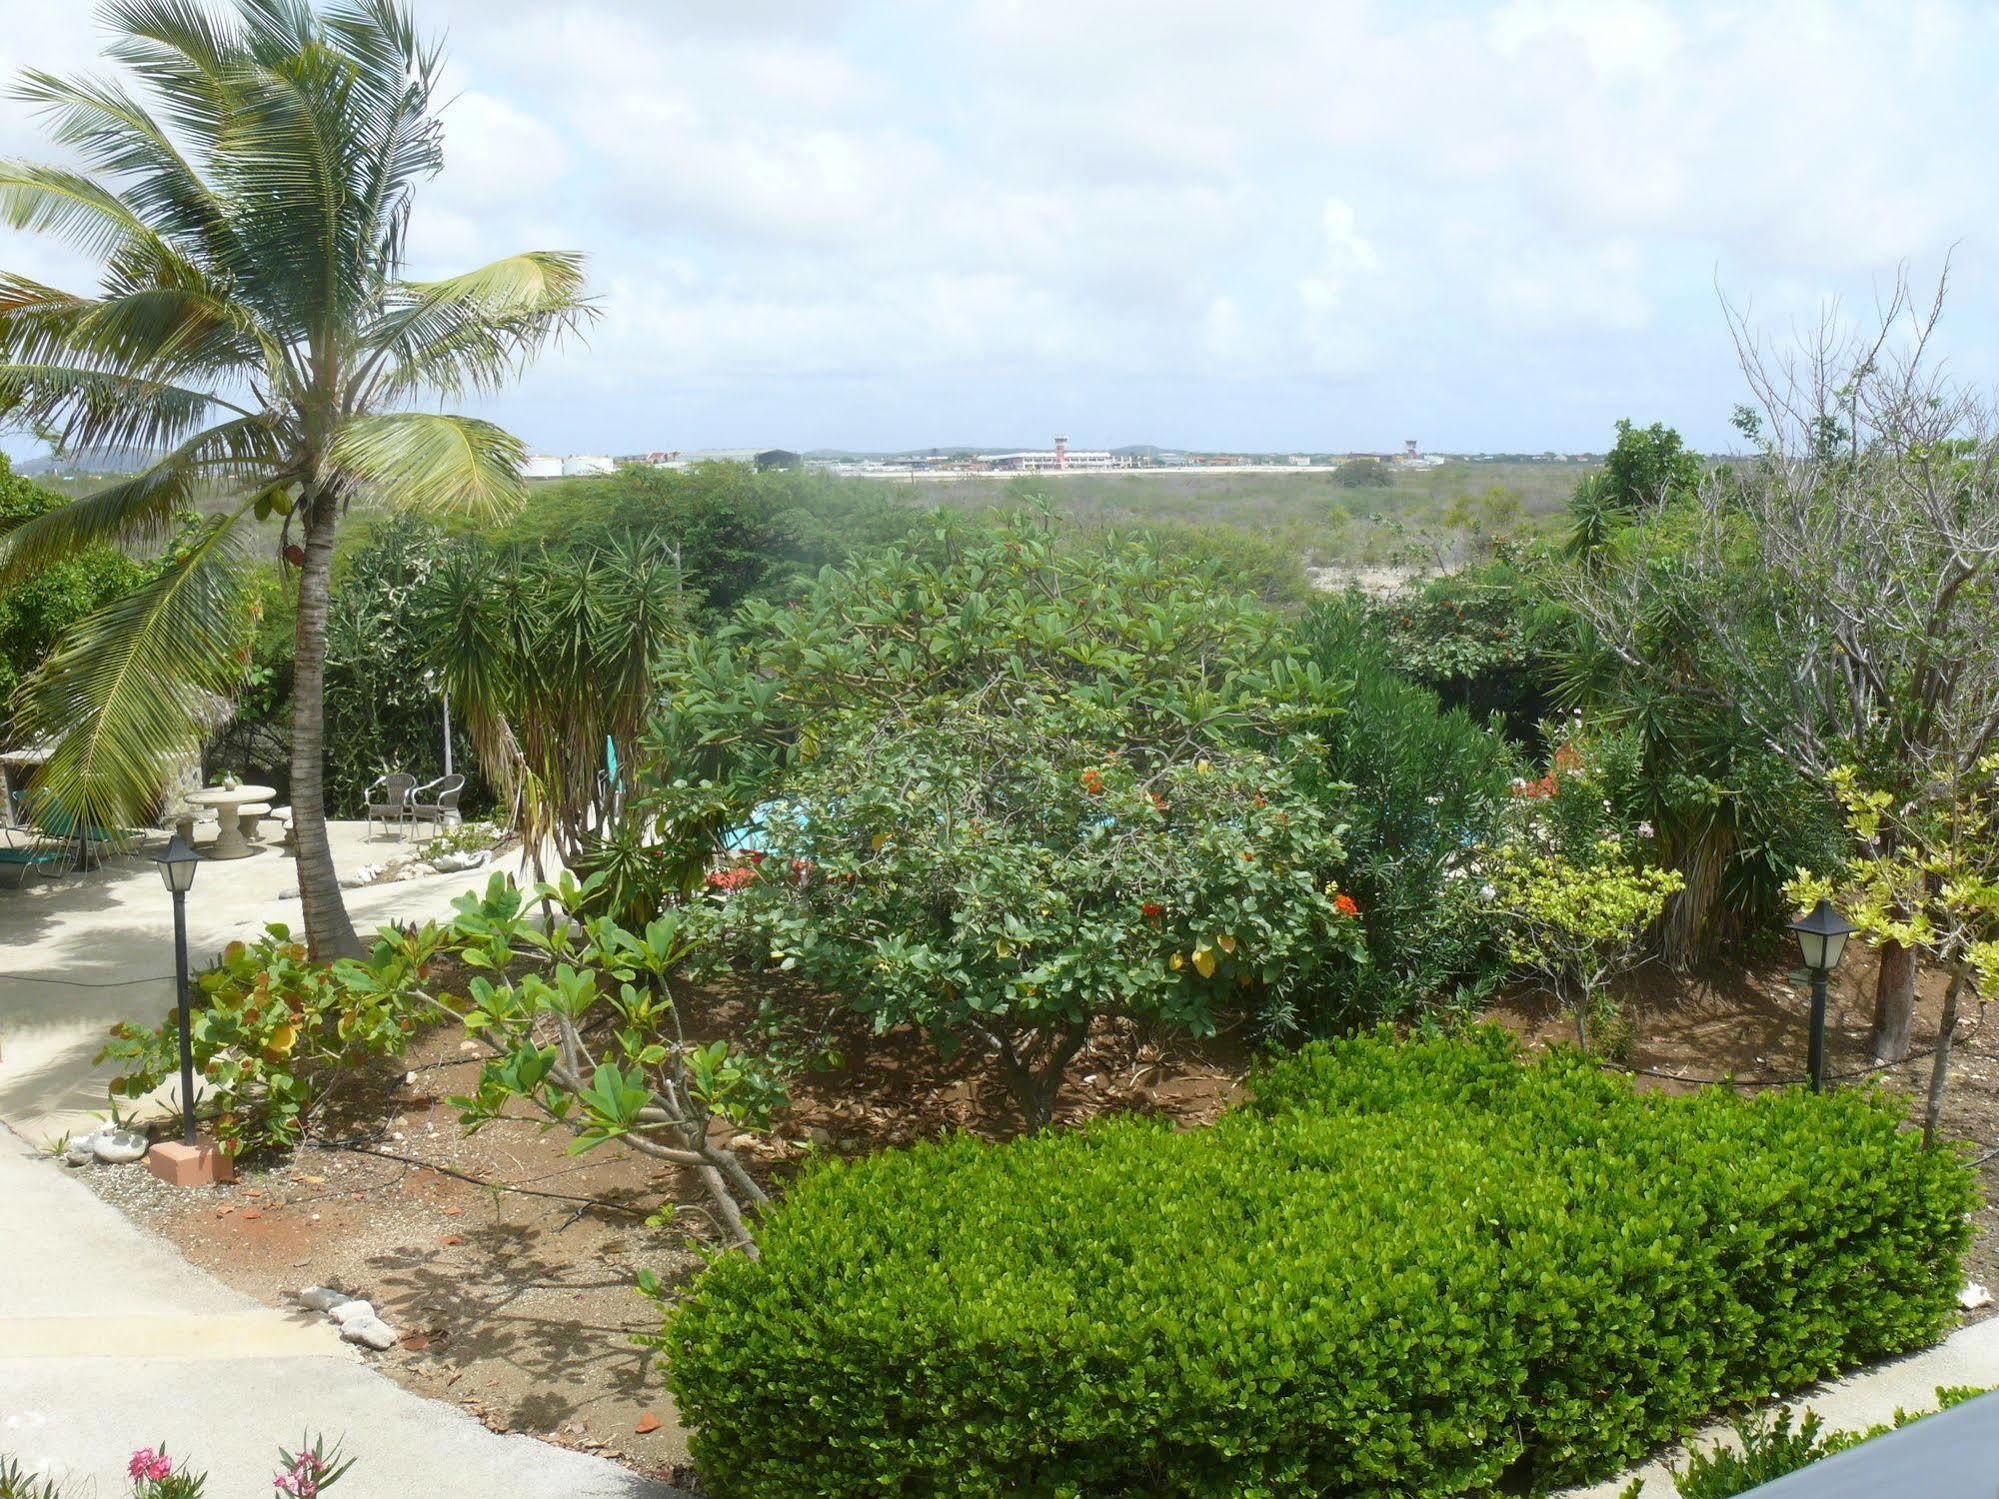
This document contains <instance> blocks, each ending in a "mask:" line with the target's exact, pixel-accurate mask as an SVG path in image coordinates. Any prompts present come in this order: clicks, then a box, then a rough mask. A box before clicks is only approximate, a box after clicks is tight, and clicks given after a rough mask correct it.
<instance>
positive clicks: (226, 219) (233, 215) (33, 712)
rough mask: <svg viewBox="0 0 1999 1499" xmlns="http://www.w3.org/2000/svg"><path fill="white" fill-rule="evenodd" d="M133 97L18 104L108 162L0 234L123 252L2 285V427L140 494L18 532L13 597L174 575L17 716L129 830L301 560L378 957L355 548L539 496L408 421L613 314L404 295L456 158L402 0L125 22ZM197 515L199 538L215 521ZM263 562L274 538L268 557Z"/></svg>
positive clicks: (60, 766) (303, 838)
mask: <svg viewBox="0 0 1999 1499" xmlns="http://www.w3.org/2000/svg"><path fill="white" fill-rule="evenodd" d="M102 14H103V17H104V20H105V22H106V24H107V25H108V26H109V27H110V28H111V29H112V30H113V31H114V32H115V33H116V34H117V36H116V40H115V41H114V42H113V43H112V45H111V46H110V47H109V48H108V53H109V55H110V56H111V57H112V58H113V59H114V60H116V61H118V62H120V63H123V64H125V65H126V66H127V67H129V68H131V69H132V70H133V71H134V72H136V73H137V74H139V75H140V78H141V80H142V82H143V85H144V87H145V89H146V91H147V92H148V93H150V95H151V96H152V107H151V108H149V107H148V106H147V105H146V104H144V103H142V102H141V101H140V99H139V98H138V97H137V96H135V95H134V94H133V93H131V92H129V91H128V90H127V89H126V87H125V86H124V85H123V84H122V83H119V82H116V81H112V80H109V79H104V78H96V77H92V78H81V79H75V80H64V79H59V78H55V77H51V76H50V75H48V74H45V73H40V72H30V73H28V74H27V75H26V76H25V77H24V79H23V80H22V82H21V84H20V85H19V87H18V89H17V96H18V97H20V98H23V99H25V100H27V101H28V102H30V103H32V104H35V105H37V106H39V107H40V109H41V113H42V118H43V120H44V122H45V124H46V126H47V129H48V131H49V134H50V136H51V138H52V139H53V140H54V141H55V143H56V144H57V145H58V146H60V147H62V148H64V149H65V150H66V151H67V152H68V153H69V154H70V155H71V156H72V157H74V158H78V159H80V160H81V162H82V163H83V166H84V169H82V170H77V169H72V168H70V167H66V166H38V165H32V164H28V163H24V162H18V161H8V162H0V223H5V224H7V225H8V226H10V227H12V228H14V229H18V230H26V231H30V232H36V233H43V234H48V235H51V236H54V237H57V238H60V239H63V240H66V241H67V242H68V243H69V244H70V245H72V246H73V247H75V248H78V249H81V250H83V251H85V252H87V253H89V254H91V255H94V256H96V257H98V258H100V259H101V260H102V262H103V276H102V282H101V285H100V287H99V289H98V291H97V292H96V293H95V294H94V295H81V294H76V293H72V292H68V291H63V290H59V289H57V288H55V287H52V286H46V285H43V284H41V283H39V282H36V281H33V280H31V279H29V278H27V277H25V276H20V275H13V274H7V273H0V422H8V423H11V424H15V425H19V426H21V427H24V428H27V429H29V430H32V431H35V432H37V433H40V434H42V435H44V436H46V437H48V438H50V439H51V440H52V441H54V442H56V443H57V444H58V445H59V446H60V447H62V448H64V449H69V450H77V449H83V448H104V447H112V448H140V449H143V450H146V451H148V452H150V453H157V454H159V455H160V456H158V457H157V458H156V459H154V461H152V462H151V463H150V464H149V465H148V466H147V467H146V468H145V469H143V470H142V471H141V472H139V473H137V474H135V475H133V476H132V477H130V478H128V479H123V480H120V481H118V482H116V483H114V484H112V485H110V486H109V487H108V488H105V489H103V490H100V491H99V492H97V493H96V494H92V495H89V496H86V497H85V498H83V499H80V500H77V501H76V502H74V503H73V504H71V505H69V506H67V507H66V508H64V509H62V510H59V511H55V512H53V513H51V514H48V515H45V516H42V517H39V518H38V519H35V520H33V521H30V522H28V523H27V524H25V525H22V526H19V527H17V528H16V529H14V530H13V531H11V532H9V533H8V534H7V535H6V536H5V537H4V538H0V581H5V580H6V579H8V578H12V577H17V576H20V575H22V574H24V573H27V572H29V571H32V570H33V569H36V568H38V567H40V566H42V565H45V564H47V563H49V562H52V561H55V560H57V559H60V558H62V557H64V556H67V555H70V554H71V553H72V552H73V551H74V550H75V549H76V548H78V547H80V546H83V545H86V544H88V543H91V542H96V541H109V542H114V543H117V544H119V545H122V546H125V547H128V548H135V549H141V550H145V549H157V548H158V547H159V546H160V545H161V544H162V543H163V542H165V541H166V540H168V539H169V538H171V537H174V536H175V535H176V533H177V532H179V531H180V530H181V528H182V527H183V526H188V527H190V529H188V530H187V531H186V533H185V535H184V536H182V537H181V539H180V541H179V543H178V545H177V546H176V548H175V551H174V554H173V557H172V560H171V564H170V565H169V566H167V567H166V568H165V569H164V570H163V571H161V572H160V573H159V574H158V575H157V576H156V577H155V578H153V579H152V580H151V581H149V582H148V583H147V584H145V585H144V586H143V587H141V588H140V589H138V590H136V591H135V592H133V593H132V594H130V595H128V596H127V597H125V598H123V599H121V600H119V601H117V602H116V603H114V604H112V605H110V606H109V607H107V608H105V609H104V610H102V611H100V612H98V613H96V614H93V615H91V616H90V617H88V618H87V619H85V620H84V621H82V622H81V623H80V624H78V625H77V626H76V628H75V629H74V630H73V631H72V632H71V633H70V635H69V637H68V638H67V640H66V641H65V643H64V644H63V645H62V646H61V647H60V648H59V649H58V650H57V651H56V652H55V653H54V654H53V655H52V657H51V658H50V660H49V661H48V663H47V664H46V666H45V667H44V668H43V669H42V670H41V671H40V672H39V673H38V674H37V675H36V677H35V678H34V680H33V681H31V682H30V683H28V684H27V685H26V686H25V687H24V689H23V691H22V694H21V697H20V700H19V701H18V703H17V704H16V708H15V714H14V730H15V732H16V733H17V734H19V735H21V736H24V737H29V738H44V737H45V738H48V739H51V740H53V741H55V743H56V749H55V753H54V755H53V757H52V758H51V759H50V761H49V763H48V764H47V766H46V767H45V768H44V770H43V771H42V773H41V785H42V786H43V787H44V788H45V789H46V790H47V791H48V792H49V793H50V794H52V795H53V796H55V797H56V798H57V799H58V800H60V801H61V802H62V803H63V804H64V805H65V806H66V807H68V808H69V810H70V811H71V813H72V814H73V815H75V816H79V817H83V818H85V819H87V820H88V821H90V822H95V823H102V824H107V825H115V824H120V823H130V822H131V821H133V820H135V819H136V818H137V817H139V816H140V815H141V814H142V813H143V812H144V811H145V810H146V808H147V806H148V804H149V803H150V802H151V801H152V799H153V798H154V797H156V796H157V794H158V791H159V783H160V769H159V767H160V765H161V763H162V761H163V760H164V759H165V758H167V757H169V756H171V755H173V754H175V753H178V752H185V751H186V750H187V749H188V748H190V747H192V746H193V745H194V744H196V743H198V742H199V740H200V738H201V736H202V730H203V725H204V723H205V721H206V716H207V714H208V712H209V710H210V707H211V705H212V702H213V694H216V693H221V692H227V691H228V690H230V689H231V688H232V687H233V686H234V684H235V683H236V681H237V679H238V677H239V675H240V670H239V665H238V661H237V652H238V650H239V648H240V645H241V641H242V629H241V625H240V620H241V604H242V584H243V578H244V568H243V564H244V562H245V560H246V558H247V557H248V556H249V554H250V553H251V552H252V551H253V549H254V548H255V547H256V546H257V545H258V544H259V543H260V542H263V541H265V539H266V538H268V537H269V536H270V535H271V532H270V530H268V529H264V528H260V525H259V523H260V522H274V523H277V524H276V528H275V529H276V530H277V539H278V540H279V542H280V544H281V545H284V547H285V555H286V558H287V560H288V561H289V562H291V563H292V564H293V565H294V566H296V568H297V570H298V589H299V597H298V604H299V607H298V633H297V642H296V665H295V676H294V683H295V692H294V705H295V706H294V719H293V740H292V788H291V790H292V803H293V807H294V815H295V825H296V832H297V841H298V850H299V857H298V863H299V893H300V896H301V898H302V900H303V903H304V908H305V926H306V932H307V935H308V938H309V940H310V942H311V945H312V948H313V951H314V953H315V954H316V955H318V956H321V957H330V956H338V955H342V954H351V953H358V952H359V950H360V945H359V943H358V942H357V941H356V939H355V936H354V930H353V926H352V924H351V922H350V921H349V920H348V917H347V913H346V908H345V906H344V904H343V902H342V900H341V895H340V888H339V884H338V882H337V880H336V879H335V875H334V869H333V861H332V856H331V853H330V850H329V848H328V845H327V837H326V820H325V804H324V785H323V779H322V761H323V750H324V731H325V721H324V682H325V664H326V619H327V604H328V597H329V592H330V589H331V582H332V562H333V542H334V534H335V530H336V528H337V526H338V524H339V521H340V519H341V517H342V515H343V514H344V513H345V511H346V509H347V507H348V506H349V505H350V504H351V503H353V502H354V501H355V500H357V499H367V500H371V501H378V502H381V503H386V504H391V505H396V506H400V507H404V508H407V509H411V510H417V511H460V512H466V511H469V512H473V513H480V512H500V511H504V510H506V509H507V508H509V507H510V506H512V505H514V504H515V503H517V501H518V499H519V496H520V493H521V481H520V477H519V471H520V463H521V459H522V458H523V457H524V449H523V447H522V445H521V443H520V442H519V441H518V440H517V439H515V438H514V437H512V436H510V435H509V434H508V433H506V432H504V431H502V430H501V429H500V428H498V427H496V426H493V425H492V424H490V423H488V422H484V421H478V420H474V419H472V418H469V417H464V416H454V415H448V414H443V413H440V412H437V411H434V410H416V409H413V408H414V407H415V406H416V405H417V404H418V403H420V402H423V401H425V400H431V399H441V398H451V397H457V396H461V395H464V394H466V393H468V392H480V391H490V390H493V389H496V388H498V387H500V386H503V385H505V384H507V383H508V382H510V381H511V380H512V379H513V378H514V377H515V375H516V374H517V373H518V371H519V370H520V369H521V367H522V366H523V365H524V364H525V363H526V362H527V361H528V360H530V359H531V358H532V357H533V356H534V355H535V354H537V353H538V352H539V351H540V350H541V349H542V348H544V347H545V346H546V345H548V344H549V342H550V341H551V340H553V339H555V338H557V337H558V336H559V335H561V334H562V333H564V332H565V331H567V330H570V329H572V328H573V327H575V326H576V324H577V323H578V322H579V320H580V319H582V318H583V317H584V316H585V315H586V314H587V312H588V306H587V304H586V302H585V301H584V299H583V296H582V286H583V268H582V261H581V258H580V257H579V256H576V255H573V254H568V253H558V252H549V251H531V252H528V253H524V254H519V255H513V256H510V257H508V258H506V259H503V260H498V261H495V262H493V263H492V264H491V265H488V266H484V267H482V268H480V269H478V270H475V271H471V272H468V273H466V274H463V275H459V276H452V277H448V278H445V279H443V280H434V281H417V280H411V279H408V278H406V277H405V276H404V273H403V272H404V257H405V231H406V229H407V226H408V222H409V215H410V210H411V206H412V201H413V196H414V193H415V190H416V187H417V185H418V184H420V183H422V182H424V181H426V180H428V179H429V178H430V177H432V176H433V175H435V174H436V173H437V171H438V170H439V168H440V167H441V165H442V162H443V154H442V127H441V124H440V122H439V120H438V118H437V116H436V113H435V108H434V106H435V102H436V101H435V98H434V94H435V89H436V85H437V80H438V72H439V62H440V54H439V52H438V50H437V49H436V48H435V47H434V46H433V45H431V44H430V43H428V42H426V41H425V40H424V39H422V38H420V37H419V36H418V34H417V32H416V30H415V27H414V24H413V22H412V20H411V18H410V15H409V12H408V10H407V9H406V8H405V7H404V6H403V5H402V4H400V3H399V0H339V3H336V4H332V5H328V6H326V7H325V8H323V9H317V10H316V9H315V8H314V7H313V6H312V5H311V4H309V3H308V0H234V5H233V8H232V9H226V10H225V9H214V8H210V7H207V6H203V5H198V4H190V3H186V0H111V3H108V4H107V5H105V7H104V9H103V12H102ZM197 505H199V506H200V508H201V510H202V513H201V515H200V517H199V518H198V519H196V520H193V521H192V522H190V521H189V519H188V517H189V512H190V511H191V510H194V509H195V508H196V507H197ZM266 544H267V543H266Z"/></svg>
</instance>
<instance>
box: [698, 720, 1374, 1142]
mask: <svg viewBox="0 0 1999 1499" xmlns="http://www.w3.org/2000/svg"><path fill="white" fill-rule="evenodd" d="M1067 727H1068V725H1067V723H1066V722H1065V721H1064V720H1063V718H1061V717H1060V716H1059V715H1056V714H1053V713H1032V714H1030V713H1026V712H1024V711H1023V710H1022V709H1021V708H1020V707H1018V706H1016V707H1015V709H1014V710H1013V712H1011V713H1008V714H1003V715H992V714H989V713H987V712H985V711H983V709H982V708H981V707H979V706H977V705H974V704H966V705H964V706H962V707H954V709H953V710H952V711H950V712H948V713H943V714H937V715H934V716H933V715H923V716H918V717H915V718H913V719H912V720H910V721H907V722H904V723H899V724H884V723H881V722H879V721H877V720H873V719H868V718H861V717H859V716H858V715H852V716H846V717H843V718H842V719H841V720H840V721H839V722H838V724H837V725H836V726H833V727H830V728H829V729H827V730H826V731H825V733H824V742H823V743H822V745H821V748H820V750H819V753H818V754H817V756H816V757H815V758H814V759H813V760H812V761H811V762H810V763H809V764H808V765H807V766H805V767H803V768H802V769H801V770H800V771H799V773H798V774H796V775H794V776H793V777H792V779H791V780H790V782H789V783H788V784H787V786H786V790H785V796H784V799H783V801H782V802H781V803H780V804H778V809H777V810H774V811H773V812H772V813H771V814H770V815H768V816H767V817H766V818H765V829H766V852H765V853H763V854H760V855H759V857H758V858H757V859H756V860H755V861H754V862H751V863H747V864H745V865H743V866H742V867H741V868H739V869H738V870H734V871H726V872H723V873H721V874H718V875H717V876H716V877H715V878H716V880H717V882H718V883H721V884H723V885H724V886H725V887H726V888H729V889H731V891H732V893H731V895H730V898H729V901H728V905H727V923H728V930H729V932H730V933H731V935H733V936H735V937H736V938H738V939H739V940H740V945H741V946H743V947H746V948H748V949H749V951H750V952H751V953H752V954H753V956H754V957H755V959H756V960H757V962H758V965H759V966H766V967H774V968H782V969H786V970H791V971H796V972H797V973H799V974H801V975H803V976H804V977H806V978H808V979H810V980H811V981H813V982H814V983H816V984H819V985H821V986H823V987H825V988H827V989H829V990H831V991H833V992H835V993H838V994H840V995H841V996H842V997H843V998H844V999H845V1000H846V1001H847V1003H849V1004H851V1005H853V1006H854V1007H855V1008H856V1009H859V1010H861V1011H862V1012H863V1013H865V1014H867V1015H869V1016H870V1017H871V1018H872V1020H873V1022H874V1024H875V1025H876V1027H877V1028H878V1029H881V1030H887V1029H889V1028H890V1027H893V1026H898V1025H909V1024H914V1025H918V1026H921V1027H923V1029H924V1030H925V1031H926V1033H928V1034H929V1035H930V1036H931V1037H933V1038H934V1039H935V1040H936V1041H937V1042H938V1043H939V1044H940V1045H941V1046H942V1047H944V1048H945V1049H946V1050H947V1051H948V1050H953V1049H956V1048H957V1047H961V1046H968V1047H970V1048H971V1049H972V1050H973V1051H974V1052H983V1053H986V1054H989V1055H990V1056H992V1057H993V1058H995V1059H996V1061H997V1064H998V1068H999V1071H1000V1074H1001V1076H1002V1077H1003V1078H1004V1080H1005V1082H1006V1084H1007V1086H1008V1088H1009V1089H1011V1090H1012V1092H1013V1095H1014V1098H1015V1100H1016V1101H1017V1103H1018V1104H1019V1106H1020V1109H1021V1113H1022V1116H1023V1118H1024V1119H1025V1121H1026V1123H1027V1125H1028V1127H1029V1128H1030V1129H1039V1128H1041V1127H1042V1126H1043V1125H1045V1124H1047V1123H1048V1121H1049V1118H1050V1115H1051V1113H1052V1111H1053V1108H1054V1104H1055V1099H1056V1095H1057V1093H1058V1091H1059V1089H1060V1087H1061V1084H1062V1079H1063V1069H1064V1068H1065V1067H1066V1066H1067V1065H1068V1063H1069V1062H1070V1060H1071V1059H1072V1058H1073V1057H1074V1056H1075V1054H1076V1052H1077V1051H1078V1049H1079V1048H1080V1047H1081V1046H1082V1044H1083V1042H1084V1041H1085V1039H1086V1038H1087V1036H1088V1032H1089V1026H1090V1022H1091V1021H1092V1020H1093V1019H1095V1018H1097V1017H1099V1016H1129V1017H1136V1018H1138V1019H1141V1020H1144V1021H1147V1022H1150V1023H1153V1024H1156V1025H1159V1026H1161V1027H1163V1028H1167V1029H1171V1030H1175V1031H1183V1032H1188V1033H1191V1034H1194V1035H1202V1036H1206V1035H1213V1034H1214V1032H1215V1030H1216V1028H1217V1024H1218V1021H1220V1020H1221V1019H1223V1018H1225V1017H1227V1016H1228V1015H1230V1014H1232V1013H1244V1012H1247V1013H1251V1014H1256V1015H1259V1016H1262V1017H1264V1018H1265V1019H1266V1021H1267V1022H1268V1021H1269V1020H1271V1019H1272V1018H1273V1017H1275V1016H1277V1015H1279V1014H1289V1013H1291V1012H1292V1011H1293V1010H1294V1009H1295V1008H1296V1007H1298V1006H1299V1005H1300V1004H1309V1003H1310V1002H1311V1001H1310V996H1311V993H1312V985H1313V983H1314V982H1315V980H1317V979H1318V978H1319V977H1320V975H1321V974H1322V972H1323V971H1324V970H1325V969H1326V968H1327V967H1329V966H1331V965H1336V964H1343V963H1345V960H1348V959H1351V958H1352V957H1354V956H1355V955H1356V953H1357V951H1358V949H1359V945H1360V944H1359V939H1358V932H1357V924H1356V921H1355V917H1354V914H1353V913H1354V911H1355V904H1354V902H1353V900H1352V898H1351V897H1348V896H1345V895H1342V894H1340V892H1339V891H1338V888H1337V886H1335V885H1334V884H1332V883H1331V881H1330V879H1329V878H1328V876H1329V873H1330V871H1331V870H1332V869H1333V868H1334V867H1335V866H1336V865H1337V864H1338V863H1339V860H1340V857H1341V848H1340V843H1339V835H1338V831H1337V829H1336V828H1335V827H1334V826H1333V824H1332V822H1331V820H1330V818H1329V817H1328V816H1327V815H1326V812H1325V810H1324V809H1323V808H1322V807H1321V805H1320V804H1319V802H1318V801H1317V800H1316V799H1314V798H1312V797H1309V796H1306V795H1303V794H1301V793H1300V792H1299V791H1298V789H1297V787H1296V786H1295V784H1294V781H1293V778H1292V777H1291V776H1290V775H1289V774H1287V773H1286V771H1285V769H1284V767H1283V766H1282V765H1280V764H1277V763H1274V762H1272V761H1271V760H1269V759H1266V758H1265V757H1263V756H1259V755H1254V754H1247V753H1243V752H1239V751H1238V752H1228V751H1224V750H1220V749H1216V750H1213V751H1211V752H1210V753H1212V755H1213V758H1212V759H1210V758H1207V757H1206V756H1202V757H1200V758H1192V757H1189V758H1168V759H1164V760H1163V762H1162V761H1161V760H1156V759H1155V760H1152V761H1151V762H1150V763H1146V762H1143V761H1141V762H1140V763H1133V762H1134V761H1135V760H1137V759H1138V757H1137V756H1136V755H1126V754H1123V753H1120V751H1119V750H1118V749H1117V748H1112V749H1109V750H1108V751H1107V750H1106V748H1105V746H1104V745H1103V743H1102V742H1101V741H1098V740H1093V739H1078V738H1076V737H1073V736H1072V735H1071V734H1069V733H1067V732H1065V730H1066V729H1067ZM1345 966H1351V965H1350V964H1345Z"/></svg>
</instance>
